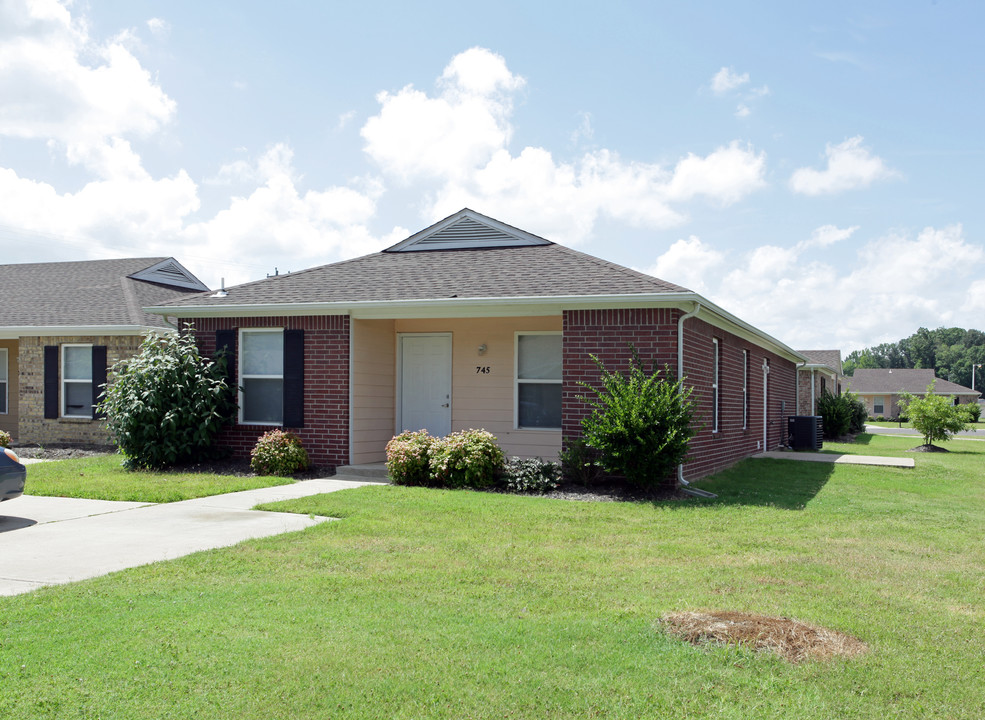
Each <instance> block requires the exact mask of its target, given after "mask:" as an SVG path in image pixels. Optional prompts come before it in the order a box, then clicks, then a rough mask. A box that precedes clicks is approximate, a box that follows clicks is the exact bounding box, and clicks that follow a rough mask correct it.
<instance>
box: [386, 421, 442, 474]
mask: <svg viewBox="0 0 985 720" xmlns="http://www.w3.org/2000/svg"><path fill="white" fill-rule="evenodd" d="M436 442H437V439H436V438H433V437H431V436H430V435H428V431H427V430H417V431H411V430H408V431H406V432H402V433H400V434H399V435H397V436H396V437H394V438H393V439H392V440H390V442H388V443H387V444H386V471H387V474H388V475H389V476H390V481H391V482H392V483H393V484H394V485H430V484H431V449H432V448H433V447H434V444H435V443H436Z"/></svg>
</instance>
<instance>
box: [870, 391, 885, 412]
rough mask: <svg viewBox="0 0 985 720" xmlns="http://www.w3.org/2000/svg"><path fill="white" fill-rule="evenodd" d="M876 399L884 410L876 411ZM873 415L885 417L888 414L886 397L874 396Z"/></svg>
mask: <svg viewBox="0 0 985 720" xmlns="http://www.w3.org/2000/svg"><path fill="white" fill-rule="evenodd" d="M876 398H878V399H879V405H881V406H882V410H876ZM872 414H873V415H885V414H886V396H885V395H873V396H872Z"/></svg>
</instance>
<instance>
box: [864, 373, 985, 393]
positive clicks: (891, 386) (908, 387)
mask: <svg viewBox="0 0 985 720" xmlns="http://www.w3.org/2000/svg"><path fill="white" fill-rule="evenodd" d="M932 382H934V371H933V370H932V369H928V368H916V369H911V368H893V369H891V370H889V369H885V368H875V369H874V368H859V369H858V370H856V371H855V374H854V375H853V376H852V377H851V378H849V389H850V390H851V391H852V392H855V393H864V394H866V395H871V394H873V393H875V394H883V395H895V394H898V393H901V392H908V393H911V394H914V395H922V394H923V393H925V392H927V386H928V385H930V383H932ZM934 394H935V395H978V394H979V393H978V391H977V390H972V389H971V388H967V387H965V386H963V385H958V384H957V383H953V382H949V381H948V380H941V379H940V378H937V382H936V384H935V385H934Z"/></svg>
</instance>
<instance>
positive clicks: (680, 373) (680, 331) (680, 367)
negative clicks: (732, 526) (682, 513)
mask: <svg viewBox="0 0 985 720" xmlns="http://www.w3.org/2000/svg"><path fill="white" fill-rule="evenodd" d="M700 310H701V303H699V302H696V303H694V309H693V310H691V312H689V313H684V314H683V315H681V316H680V317H679V318H678V319H677V380H678V382H680V381H681V380H682V379H683V378H684V321H685V320H687V319H688V318H693V317H695V316H697V314H698V312H699V311H700ZM680 388H681V392H682V393H683V392H684V386H683V384H682V385H681V386H680ZM677 484H678V485H679V486H680V488H681V491H682V492H685V493H687V494H688V495H694V496H696V497H703V498H717V497H718V496H717V495H716V494H715V493H710V492H708V491H707V490H702V489H700V488H696V487H692V486H691V483H689V482H688V481H687V480H685V479H684V463H681V464H679V465H678V466H677Z"/></svg>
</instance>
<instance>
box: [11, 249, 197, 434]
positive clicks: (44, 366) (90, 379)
mask: <svg viewBox="0 0 985 720" xmlns="http://www.w3.org/2000/svg"><path fill="white" fill-rule="evenodd" d="M203 290H208V288H207V287H206V286H205V285H204V284H202V282H201V281H199V280H198V278H196V277H195V276H194V275H192V274H191V273H190V272H189V271H188V270H186V269H185V268H184V267H182V265H181V264H180V263H178V261H176V260H175V259H174V258H126V259H119V260H89V261H82V262H53V263H25V264H17V265H0V430H5V431H6V432H8V433H9V434H10V435H11V436H12V437H13V438H14V439H16V440H18V441H20V442H22V443H43V444H50V443H106V442H108V441H109V438H108V436H107V433H106V427H105V424H104V423H102V422H100V421H99V418H97V417H96V416H95V411H94V409H93V404H94V403H95V402H96V397H97V396H98V395H99V393H100V392H101V391H100V389H99V386H100V385H101V384H102V383H104V382H106V370H107V368H108V367H111V366H112V365H113V364H114V363H115V362H116V361H117V360H120V359H122V358H126V357H129V356H130V355H132V354H133V353H134V352H135V351H136V350H137V348H138V347H139V346H140V343H141V340H143V336H144V335H145V334H146V333H147V332H149V331H152V330H158V331H165V330H168V329H169V326H168V325H167V324H166V323H165V321H164V318H163V317H162V316H161V315H155V314H150V313H147V312H144V310H142V307H144V306H147V305H156V304H158V303H162V302H166V301H169V300H173V299H175V298H178V297H181V296H183V295H188V294H195V295H197V294H198V293H200V292H201V291H203Z"/></svg>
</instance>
